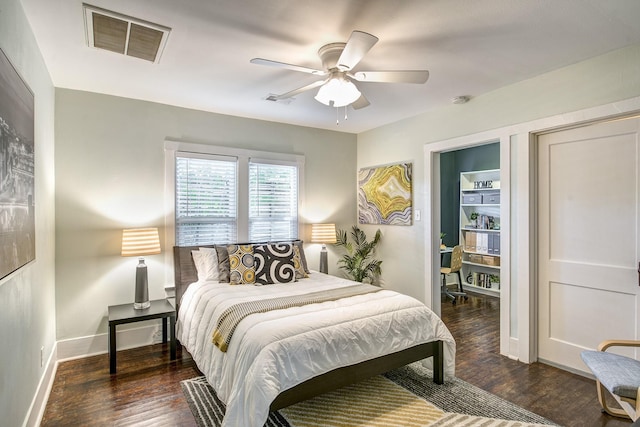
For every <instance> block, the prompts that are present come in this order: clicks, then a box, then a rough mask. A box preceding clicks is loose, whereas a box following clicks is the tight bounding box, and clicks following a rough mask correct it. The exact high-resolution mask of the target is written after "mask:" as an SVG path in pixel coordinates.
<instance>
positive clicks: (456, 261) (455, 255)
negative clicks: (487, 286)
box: [440, 245, 469, 305]
mask: <svg viewBox="0 0 640 427" xmlns="http://www.w3.org/2000/svg"><path fill="white" fill-rule="evenodd" d="M461 268H462V246H460V245H458V246H454V247H453V251H452V252H451V264H450V265H449V267H440V276H441V277H442V288H441V293H442V295H444V296H446V297H447V298H449V299H451V303H452V304H453V305H455V304H456V300H457V298H456V297H459V296H460V297H463V298H464V299H465V301H466V300H467V299H469V297H468V296H467V293H466V292H465V291H464V289H463V288H462V275H461V274H460V269H461ZM452 273H457V276H458V291H457V292H455V291H450V290H449V288H448V287H447V274H452Z"/></svg>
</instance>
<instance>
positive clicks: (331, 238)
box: [311, 224, 336, 243]
mask: <svg viewBox="0 0 640 427" xmlns="http://www.w3.org/2000/svg"><path fill="white" fill-rule="evenodd" d="M311 243H336V225H335V224H312V225H311Z"/></svg>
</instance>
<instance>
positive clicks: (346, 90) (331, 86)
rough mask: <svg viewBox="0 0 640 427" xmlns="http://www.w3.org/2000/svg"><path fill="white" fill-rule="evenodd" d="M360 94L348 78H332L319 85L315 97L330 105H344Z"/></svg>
mask: <svg viewBox="0 0 640 427" xmlns="http://www.w3.org/2000/svg"><path fill="white" fill-rule="evenodd" d="M361 95H362V94H361V93H360V91H359V90H358V88H357V87H356V85H354V84H353V83H352V82H350V81H349V80H346V79H342V78H333V79H331V80H329V81H328V82H327V84H325V85H322V86H321V87H320V89H319V90H318V94H317V95H316V96H315V99H316V101H318V102H321V103H323V104H324V105H328V106H330V107H344V106H345V105H349V104H351V103H352V102H355V101H357V100H358V98H360V96H361Z"/></svg>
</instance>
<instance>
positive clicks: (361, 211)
mask: <svg viewBox="0 0 640 427" xmlns="http://www.w3.org/2000/svg"><path fill="white" fill-rule="evenodd" d="M411 166H412V165H411V163H398V164H393V165H384V166H376V167H370V168H363V169H360V170H359V171H358V222H359V223H360V224H386V225H411V224H412V219H413V218H412V214H413V209H412V201H413V200H412V188H411Z"/></svg>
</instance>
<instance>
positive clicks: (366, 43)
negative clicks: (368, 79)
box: [336, 31, 378, 71]
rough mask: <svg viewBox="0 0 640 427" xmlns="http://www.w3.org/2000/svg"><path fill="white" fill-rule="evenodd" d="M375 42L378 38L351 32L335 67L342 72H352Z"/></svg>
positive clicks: (361, 32)
mask: <svg viewBox="0 0 640 427" xmlns="http://www.w3.org/2000/svg"><path fill="white" fill-rule="evenodd" d="M377 42H378V38H377V37H376V36H374V35H371V34H369V33H365V32H363V31H353V32H352V33H351V36H350V37H349V40H348V41H347V44H346V46H345V47H344V50H343V51H342V53H341V54H340V58H338V63H337V64H336V66H337V67H338V68H339V69H341V70H342V71H346V70H352V69H353V68H354V67H355V66H356V65H358V62H360V60H361V59H362V58H363V57H364V55H365V54H366V53H367V52H369V50H370V49H371V48H372V47H373V45H374V44H376V43H377Z"/></svg>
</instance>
